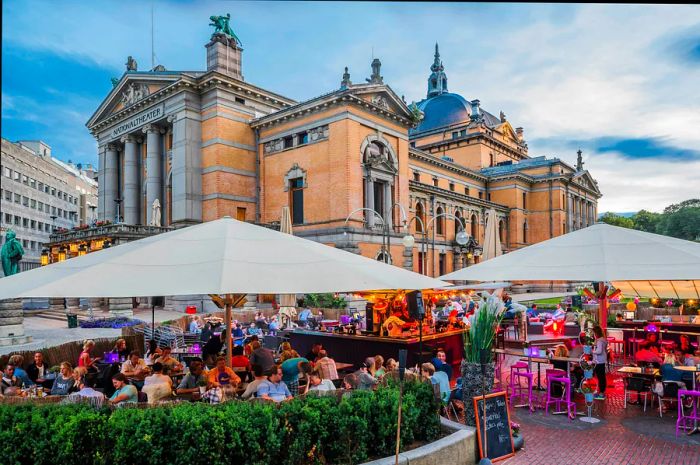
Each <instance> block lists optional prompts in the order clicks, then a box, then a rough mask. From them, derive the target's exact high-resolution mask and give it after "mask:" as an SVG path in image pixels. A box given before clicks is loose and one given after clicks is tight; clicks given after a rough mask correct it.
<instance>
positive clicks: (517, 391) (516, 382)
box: [510, 371, 535, 413]
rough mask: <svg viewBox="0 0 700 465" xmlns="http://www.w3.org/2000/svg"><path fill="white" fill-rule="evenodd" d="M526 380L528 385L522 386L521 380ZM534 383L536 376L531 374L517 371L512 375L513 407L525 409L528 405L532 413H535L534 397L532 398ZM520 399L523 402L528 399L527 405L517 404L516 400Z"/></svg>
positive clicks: (511, 399)
mask: <svg viewBox="0 0 700 465" xmlns="http://www.w3.org/2000/svg"><path fill="white" fill-rule="evenodd" d="M521 379H524V380H525V383H526V385H525V386H523V385H521V384H520V380H521ZM533 383H534V375H533V374H532V373H531V372H523V371H515V372H513V374H512V375H511V383H510V405H511V407H524V406H525V405H527V406H528V407H529V410H530V413H532V412H533V411H534V409H535V408H534V406H533V397H532V387H533ZM516 398H518V399H520V401H521V402H522V401H523V400H525V399H527V404H520V405H516V404H515V399H516Z"/></svg>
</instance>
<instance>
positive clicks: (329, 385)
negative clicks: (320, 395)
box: [309, 369, 335, 391]
mask: <svg viewBox="0 0 700 465" xmlns="http://www.w3.org/2000/svg"><path fill="white" fill-rule="evenodd" d="M309 391H335V385H334V384H333V381H331V380H330V379H323V378H322V377H321V372H319V370H318V369H316V370H313V371H312V372H311V373H310V374H309Z"/></svg>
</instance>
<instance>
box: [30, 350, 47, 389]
mask: <svg viewBox="0 0 700 465" xmlns="http://www.w3.org/2000/svg"><path fill="white" fill-rule="evenodd" d="M47 374H48V367H47V366H46V364H45V363H44V354H42V353H41V352H37V353H35V354H34V363H32V364H31V365H29V366H28V367H27V375H28V376H29V379H30V380H32V382H34V383H36V384H41V385H42V386H44V387H50V386H46V384H47V382H46V375H47Z"/></svg>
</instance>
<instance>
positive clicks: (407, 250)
mask: <svg viewBox="0 0 700 465" xmlns="http://www.w3.org/2000/svg"><path fill="white" fill-rule="evenodd" d="M403 267H404V268H405V269H407V270H408V271H413V247H406V246H404V248H403Z"/></svg>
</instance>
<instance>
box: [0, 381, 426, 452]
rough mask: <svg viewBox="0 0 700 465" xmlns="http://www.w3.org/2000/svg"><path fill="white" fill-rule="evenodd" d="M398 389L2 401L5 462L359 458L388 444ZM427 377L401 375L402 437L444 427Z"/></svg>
mask: <svg viewBox="0 0 700 465" xmlns="http://www.w3.org/2000/svg"><path fill="white" fill-rule="evenodd" d="M398 396H399V391H398V389H397V387H396V385H395V384H394V383H390V385H389V386H386V387H380V388H378V389H377V390H376V391H355V392H353V393H352V394H351V395H347V396H345V397H343V398H342V399H341V400H338V399H337V398H336V397H335V396H319V397H317V396H307V397H305V398H297V399H294V400H293V401H290V402H284V403H282V404H279V405H277V404H275V405H271V404H258V403H250V402H237V401H234V402H227V403H224V404H221V405H216V406H211V405H207V404H191V403H182V404H176V405H172V406H159V407H154V408H120V409H115V410H110V409H109V408H104V409H102V410H95V409H93V408H91V407H90V406H88V405H82V404H81V405H61V404H48V405H37V404H31V403H27V404H22V405H11V404H0V425H2V426H1V427H0V457H2V464H3V465H15V464H24V463H32V464H40V465H44V464H46V465H49V464H50V465H55V464H56V463H62V462H69V463H74V462H75V463H80V464H81V465H88V464H94V465H106V464H111V463H128V464H130V465H132V464H133V465H139V464H152V463H164V464H165V463H167V464H173V465H199V464H202V465H224V464H230V463H235V464H246V465H247V464H250V465H263V464H270V463H275V464H286V465H297V464H304V465H315V464H327V463H333V464H357V463H361V462H364V461H367V460H368V459H370V458H371V457H379V456H388V455H391V454H393V452H394V448H395V447H396V443H395V441H396V421H397V413H398ZM438 407H439V406H438V401H437V400H436V398H435V396H434V395H433V388H432V385H431V384H429V383H421V382H410V383H409V382H407V383H405V385H404V395H403V410H402V423H401V433H402V434H401V446H402V448H404V447H405V446H407V445H409V444H411V443H412V442H413V441H415V440H426V441H431V440H434V439H436V438H437V437H438V435H439V433H440V423H439V418H438V415H437V411H438Z"/></svg>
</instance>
